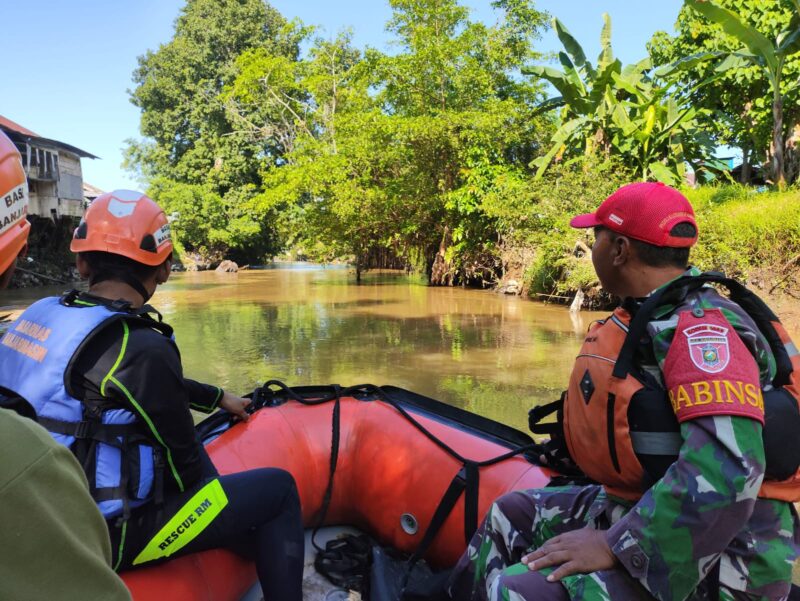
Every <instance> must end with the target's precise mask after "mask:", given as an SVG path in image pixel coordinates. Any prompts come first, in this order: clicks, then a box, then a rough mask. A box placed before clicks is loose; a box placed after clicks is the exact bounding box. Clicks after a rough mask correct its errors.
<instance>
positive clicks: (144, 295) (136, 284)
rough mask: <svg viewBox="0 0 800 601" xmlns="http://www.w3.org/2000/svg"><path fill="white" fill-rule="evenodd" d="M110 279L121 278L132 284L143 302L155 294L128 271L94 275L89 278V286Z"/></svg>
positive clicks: (129, 284) (124, 281)
mask: <svg viewBox="0 0 800 601" xmlns="http://www.w3.org/2000/svg"><path fill="white" fill-rule="evenodd" d="M110 279H114V280H120V281H122V282H123V283H125V284H127V285H128V286H130V287H131V288H133V289H134V290H136V292H138V293H139V294H140V295H141V297H142V304H144V303H146V302H147V301H149V300H150V297H152V296H153V293H152V292H148V291H147V288H145V287H144V284H142V283H141V282H140V281H139V280H138V279H136V278H135V277H133V276H132V275H130V274H128V273H115V274H114V275H105V274H101V275H97V276H93V277H91V278H89V286H94V285H95V284H99V283H100V282H105V281H106V280H110Z"/></svg>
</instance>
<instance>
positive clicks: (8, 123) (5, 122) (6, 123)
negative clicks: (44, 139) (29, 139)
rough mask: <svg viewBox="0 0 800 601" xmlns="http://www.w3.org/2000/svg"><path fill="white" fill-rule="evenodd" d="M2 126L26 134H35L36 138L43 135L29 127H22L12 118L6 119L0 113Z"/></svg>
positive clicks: (0, 124) (0, 125)
mask: <svg viewBox="0 0 800 601" xmlns="http://www.w3.org/2000/svg"><path fill="white" fill-rule="evenodd" d="M0 127H4V128H6V129H11V130H13V131H15V132H17V133H20V134H22V135H25V136H34V137H35V138H40V137H41V136H40V135H39V134H37V133H35V132H32V131H31V130H29V129H28V128H27V127H22V126H21V125H20V124H19V123H14V122H13V121H12V120H11V119H6V118H5V117H3V115H0Z"/></svg>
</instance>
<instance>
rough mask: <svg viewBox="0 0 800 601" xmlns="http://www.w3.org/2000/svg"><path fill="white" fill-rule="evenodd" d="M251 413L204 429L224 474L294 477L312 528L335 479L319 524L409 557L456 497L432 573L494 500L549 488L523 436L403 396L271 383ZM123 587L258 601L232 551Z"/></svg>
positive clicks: (199, 557) (159, 570) (211, 600)
mask: <svg viewBox="0 0 800 601" xmlns="http://www.w3.org/2000/svg"><path fill="white" fill-rule="evenodd" d="M275 388H277V390H275ZM253 405H254V413H253V415H252V417H251V419H250V420H249V421H248V422H247V423H238V424H235V425H231V424H230V423H229V420H228V418H227V414H224V413H219V414H216V415H214V416H211V417H210V418H208V419H207V420H205V421H204V422H202V423H201V424H199V425H198V431H199V432H200V433H201V435H202V436H203V438H204V440H206V441H207V449H208V452H209V455H210V456H211V458H212V460H213V461H214V463H215V464H216V466H217V468H218V469H219V471H220V472H221V473H223V474H228V473H233V472H238V471H242V470H248V469H252V468H258V467H267V466H273V467H281V468H283V469H286V470H288V471H289V472H291V473H292V474H293V475H294V478H295V480H296V481H297V486H298V489H299V492H300V498H301V502H302V507H303V518H304V520H305V523H306V525H307V526H308V527H311V526H316V525H318V524H317V520H319V519H320V513H321V507H322V505H323V498H324V497H325V492H326V490H327V489H328V487H329V476H330V475H331V472H332V471H333V474H334V476H333V479H332V489H331V495H330V503H329V505H328V506H327V508H326V510H325V511H324V523H325V524H328V525H332V524H335V525H346V526H352V527H354V528H356V529H358V530H360V531H362V532H364V533H367V534H369V535H370V536H371V537H373V538H374V539H376V540H378V541H380V543H381V544H383V545H387V546H391V547H394V548H396V549H398V550H400V551H403V552H407V553H412V552H414V551H415V550H416V549H417V548H418V547H419V545H420V543H421V541H422V539H423V536H424V534H425V531H426V529H427V527H428V525H429V524H430V522H431V520H432V517H433V516H434V513H435V512H436V510H437V508H438V507H439V506H440V502H441V501H442V499H443V496H444V495H445V492H446V491H448V490H451V489H454V488H455V491H456V494H457V495H458V500H457V502H456V504H455V506H454V507H453V509H452V511H450V512H449V515H448V516H447V519H446V521H444V523H443V525H442V526H441V528H440V529H439V530H438V532H437V533H436V535H435V538H434V539H433V540H432V543H431V544H430V546H429V547H428V549H427V552H426V553H425V558H426V560H427V561H428V562H429V563H430V564H431V565H433V566H440V567H445V566H450V565H452V564H454V563H455V561H456V560H457V559H458V557H459V556H460V555H461V553H462V552H463V551H464V549H465V548H466V540H467V536H468V535H471V533H472V532H473V531H474V528H475V527H476V526H477V523H478V522H479V520H480V519H481V518H482V517H483V516H484V514H485V513H486V511H487V510H488V508H489V506H490V504H491V503H492V501H493V500H494V499H495V498H496V497H498V496H499V495H501V494H503V493H505V492H507V491H510V490H514V489H520V488H534V487H540V486H544V485H546V484H547V483H548V481H549V479H550V473H549V472H548V470H546V469H545V468H542V467H539V466H537V465H536V464H535V463H533V461H532V460H531V459H529V458H528V457H527V456H532V455H533V453H532V452H531V451H532V448H533V445H532V443H533V441H532V440H531V438H530V437H529V436H528V435H527V434H525V433H523V432H520V431H518V430H515V429H513V428H510V427H508V426H505V425H502V424H499V423H497V422H494V421H492V420H489V419H486V418H483V417H480V416H477V415H475V414H472V413H469V412H467V411H464V410H462V409H458V408H456V407H452V406H450V405H446V404H444V403H440V402H438V401H434V400H432V399H429V398H426V397H423V396H420V395H416V394H413V393H410V392H408V391H405V390H402V389H399V388H394V387H381V388H378V387H375V386H369V385H367V386H360V387H353V388H348V389H340V388H338V387H300V388H293V389H289V388H286V387H284V386H282V385H277V386H276V383H272V386H271V387H268V386H265V387H264V388H262V389H260V390H259V391H257V392H256V393H254V403H253ZM337 447H338V448H337ZM526 455H527V456H526ZM332 468H333V470H332ZM459 484H460V486H459ZM307 546H308V545H307ZM123 579H124V580H125V583H126V584H127V586H128V587H129V589H130V591H131V593H132V595H133V598H134V600H135V601H156V600H163V599H170V600H171V601H182V600H186V601H189V600H198V601H199V600H203V601H240V600H242V599H259V598H260V596H259V595H258V593H254V591H255V590H256V589H257V584H256V575H255V569H254V568H253V565H252V564H251V563H249V562H247V561H245V560H244V559H242V558H241V557H240V556H238V555H236V554H234V553H232V552H229V551H226V550H214V551H207V552H203V553H197V554H194V555H189V556H185V557H180V558H177V559H173V560H170V561H168V562H166V563H163V564H160V565H157V566H152V567H145V568H141V569H137V570H132V571H129V572H127V573H125V574H123ZM322 598H324V597H322ZM329 598H331V597H329ZM345 598H346V597H345Z"/></svg>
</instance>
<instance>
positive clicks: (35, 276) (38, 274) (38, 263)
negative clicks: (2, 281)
mask: <svg viewBox="0 0 800 601" xmlns="http://www.w3.org/2000/svg"><path fill="white" fill-rule="evenodd" d="M80 279H81V278H80V274H79V273H78V270H77V269H76V268H75V266H74V265H66V266H65V265H63V264H62V263H60V262H52V261H46V260H42V259H39V258H35V257H26V258H24V259H20V260H18V261H17V270H16V271H15V272H14V277H13V278H11V283H10V284H9V288H34V287H36V286H53V285H58V284H63V285H65V286H69V285H70V284H74V283H76V282H79V281H80Z"/></svg>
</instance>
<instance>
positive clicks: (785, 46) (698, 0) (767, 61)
mask: <svg viewBox="0 0 800 601" xmlns="http://www.w3.org/2000/svg"><path fill="white" fill-rule="evenodd" d="M791 4H792V8H793V10H794V12H795V14H794V15H793V17H792V20H791V23H790V26H789V28H788V29H786V30H785V31H782V32H780V33H778V35H777V36H775V38H774V39H770V38H768V37H767V36H765V35H764V34H763V33H761V32H760V31H758V30H757V29H756V28H755V27H752V26H750V25H749V24H747V23H745V22H744V21H743V20H742V19H741V18H740V17H739V15H737V14H736V13H734V12H732V11H730V10H728V9H726V8H723V7H721V6H718V5H716V4H714V3H713V2H709V1H708V0H686V5H687V6H689V7H690V8H692V9H694V10H696V11H697V12H699V13H700V14H702V15H703V16H704V17H706V18H707V19H708V20H709V21H711V22H713V23H717V24H718V25H720V26H721V27H722V29H723V31H725V33H727V34H728V35H729V36H731V37H733V38H735V39H736V40H737V41H738V42H739V43H741V44H742V45H743V48H742V49H740V50H738V51H736V52H732V53H730V54H728V55H727V56H726V57H725V58H724V60H723V61H722V62H721V63H720V64H719V65H718V66H717V67H716V71H717V72H720V73H722V72H725V71H727V70H729V69H736V68H739V67H741V66H743V65H745V64H753V65H758V66H759V67H761V68H762V69H763V71H764V74H765V75H766V77H767V79H768V81H769V84H770V87H771V89H772V146H773V148H772V177H773V181H774V182H775V184H776V185H777V186H778V187H781V188H782V187H784V186H785V185H786V175H785V171H784V157H783V153H784V141H783V95H784V92H783V91H782V89H781V85H782V83H783V82H782V76H783V67H784V64H785V62H786V59H787V58H788V57H790V56H792V55H793V54H795V53H797V52H800V0H791ZM793 85H797V82H795V83H794V84H793Z"/></svg>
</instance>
